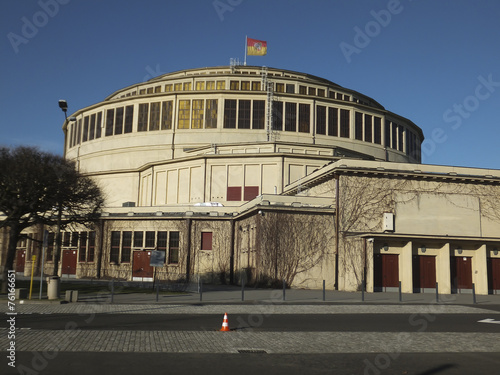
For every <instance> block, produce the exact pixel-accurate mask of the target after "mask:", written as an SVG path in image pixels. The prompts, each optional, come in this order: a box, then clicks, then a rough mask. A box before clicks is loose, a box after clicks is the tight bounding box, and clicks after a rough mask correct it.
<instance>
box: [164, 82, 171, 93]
mask: <svg viewBox="0 0 500 375" xmlns="http://www.w3.org/2000/svg"><path fill="white" fill-rule="evenodd" d="M171 91H172V84H171V83H169V84H167V85H165V92H171Z"/></svg>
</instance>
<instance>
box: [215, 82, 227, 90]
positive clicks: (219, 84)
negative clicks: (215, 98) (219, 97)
mask: <svg viewBox="0 0 500 375" xmlns="http://www.w3.org/2000/svg"><path fill="white" fill-rule="evenodd" d="M225 89H226V81H217V90H225Z"/></svg>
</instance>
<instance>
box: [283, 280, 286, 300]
mask: <svg viewBox="0 0 500 375" xmlns="http://www.w3.org/2000/svg"><path fill="white" fill-rule="evenodd" d="M285 290H286V281H285V279H283V301H284V300H285Z"/></svg>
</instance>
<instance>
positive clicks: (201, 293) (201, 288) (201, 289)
mask: <svg viewBox="0 0 500 375" xmlns="http://www.w3.org/2000/svg"><path fill="white" fill-rule="evenodd" d="M201 301H203V280H201V279H200V302H201Z"/></svg>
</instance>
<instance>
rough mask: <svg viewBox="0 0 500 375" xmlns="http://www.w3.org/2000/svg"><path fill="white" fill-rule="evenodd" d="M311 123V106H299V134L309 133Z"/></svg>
mask: <svg viewBox="0 0 500 375" xmlns="http://www.w3.org/2000/svg"><path fill="white" fill-rule="evenodd" d="M310 122H311V106H310V105H309V104H299V132H301V133H309V132H310Z"/></svg>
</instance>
